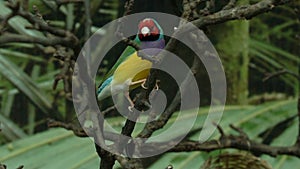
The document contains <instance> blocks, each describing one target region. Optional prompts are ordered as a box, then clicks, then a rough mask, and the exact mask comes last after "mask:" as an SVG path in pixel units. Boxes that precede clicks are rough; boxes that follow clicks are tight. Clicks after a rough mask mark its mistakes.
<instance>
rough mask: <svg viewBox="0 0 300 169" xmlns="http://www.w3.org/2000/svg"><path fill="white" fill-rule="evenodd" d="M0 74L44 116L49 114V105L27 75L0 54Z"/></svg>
mask: <svg viewBox="0 0 300 169" xmlns="http://www.w3.org/2000/svg"><path fill="white" fill-rule="evenodd" d="M0 73H1V74H2V75H3V76H4V77H5V78H6V79H7V80H9V81H10V82H11V83H12V84H14V85H15V86H16V87H17V88H18V89H19V90H20V91H22V92H23V93H24V94H25V95H26V96H27V97H28V98H29V99H30V100H31V101H32V102H33V103H34V104H35V105H36V106H37V107H38V108H39V109H41V110H42V111H43V112H44V113H45V114H46V115H50V114H51V104H50V102H49V99H48V98H47V97H46V94H45V93H43V92H42V91H41V90H40V89H39V88H38V86H36V84H35V82H34V81H33V80H32V79H31V78H30V77H28V75H27V74H25V73H24V72H23V70H21V69H20V68H18V67H17V66H16V65H15V64H14V63H12V62H10V61H9V60H8V59H6V58H5V57H4V56H2V55H1V54H0Z"/></svg>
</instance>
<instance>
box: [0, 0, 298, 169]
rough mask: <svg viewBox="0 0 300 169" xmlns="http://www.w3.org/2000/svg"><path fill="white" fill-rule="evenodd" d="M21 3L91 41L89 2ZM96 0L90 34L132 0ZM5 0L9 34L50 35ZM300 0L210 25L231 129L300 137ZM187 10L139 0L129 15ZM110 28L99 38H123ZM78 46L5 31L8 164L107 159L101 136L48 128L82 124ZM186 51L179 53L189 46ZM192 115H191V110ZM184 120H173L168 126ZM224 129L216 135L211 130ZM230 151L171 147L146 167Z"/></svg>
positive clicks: (176, 2) (288, 164)
mask: <svg viewBox="0 0 300 169" xmlns="http://www.w3.org/2000/svg"><path fill="white" fill-rule="evenodd" d="M20 2H21V3H20V5H21V6H22V8H23V9H24V10H25V11H29V12H31V13H32V14H33V15H35V16H36V17H38V18H40V19H41V20H42V21H44V22H46V23H47V24H48V25H50V26H51V27H53V28H54V29H56V28H57V29H63V30H68V31H70V32H72V33H73V34H74V35H75V36H76V37H77V38H78V44H77V47H76V49H77V50H80V47H82V46H83V44H84V42H85V41H86V40H87V38H88V36H89V35H86V29H87V28H86V15H85V14H86V10H85V6H84V3H83V1H82V0H23V1H20ZM89 2H90V9H89V10H88V12H89V14H90V18H91V25H90V26H91V27H90V30H91V33H94V32H96V31H97V30H98V29H100V28H101V27H102V26H103V25H105V24H107V23H109V22H110V21H112V20H115V19H117V18H119V17H121V16H123V13H124V5H125V1H124V0H90V1H89ZM226 2H227V1H225V0H216V4H218V5H217V6H216V7H215V10H218V9H219V8H222V5H223V4H226ZM255 2H257V0H250V1H248V0H241V1H239V4H253V3H255ZM6 3H7V1H3V0H2V1H0V21H1V23H0V36H2V35H4V33H6V32H9V33H12V34H17V35H20V36H23V35H26V36H31V37H35V38H41V39H43V38H44V39H45V38H46V39H47V38H49V37H51V35H49V36H48V35H47V33H45V31H43V30H37V29H30V27H32V25H31V24H30V22H29V21H28V20H26V19H25V18H24V17H22V16H14V17H12V18H11V19H9V21H8V22H7V21H5V19H6V18H7V16H9V14H10V13H11V12H12V11H11V9H10V8H9V7H7V6H6ZM204 4H205V3H204ZM299 6H300V1H293V3H289V4H287V5H283V6H280V7H276V8H274V9H273V10H272V11H271V12H268V13H265V14H262V15H259V16H257V17H254V18H252V19H251V20H247V21H230V22H226V23H223V24H218V25H213V26H209V27H207V28H206V29H205V30H204V32H205V33H206V35H207V36H208V38H209V39H210V40H211V42H212V43H213V45H214V46H215V48H216V50H217V51H218V53H219V55H220V57H221V60H222V63H223V66H224V70H225V73H226V78H227V102H226V107H225V113H224V116H223V118H222V121H221V124H220V125H221V126H224V128H225V131H226V132H231V131H230V130H229V128H228V124H234V125H236V126H239V127H241V128H242V129H243V130H244V131H245V132H246V133H247V134H248V135H249V136H250V138H253V139H254V140H257V141H259V142H263V143H266V144H272V145H281V146H285V145H291V144H293V143H294V141H295V140H296V135H297V134H296V133H297V132H298V129H297V120H296V118H295V117H296V116H295V115H296V114H297V101H296V100H297V97H298V96H299V81H298V79H297V78H295V77H294V76H293V75H290V74H295V75H297V74H298V76H299V62H300V57H299V56H300V50H299V47H300V46H299V44H300V43H299V42H300V35H299V32H300V31H299V30H300V29H299V24H300V23H299V16H300V13H299V10H300V9H299ZM199 8H201V5H200V7H199ZM182 11H183V7H182V1H181V0H164V1H161V0H151V1H149V0H145V1H144V0H143V1H136V2H135V3H134V6H133V9H132V11H131V12H130V13H137V12H164V13H169V14H173V15H176V16H181V14H182ZM4 23H5V24H4ZM112 30H113V31H112ZM102 31H103V34H102V35H101V34H99V36H100V37H101V36H103V37H104V35H107V34H109V35H110V36H114V31H115V29H110V30H109V31H108V30H102ZM106 37H107V36H106ZM108 43H110V42H109V39H104V43H103V44H100V45H106V44H108ZM74 44H75V42H74ZM125 47H126V46H125V44H123V43H120V44H118V45H117V46H115V48H114V49H116V50H112V51H111V52H109V53H108V54H107V57H105V60H104V61H103V63H102V66H101V68H100V69H99V73H98V74H99V76H98V77H97V79H96V82H97V83H100V81H101V79H102V77H103V76H104V75H105V73H107V72H108V70H109V69H110V68H111V66H113V64H114V62H115V61H116V59H118V56H120V54H121V53H122V51H123V49H124V48H125ZM74 49H75V48H74V47H73V48H72V50H71V49H68V47H66V46H64V45H61V44H58V45H53V46H51V45H41V44H37V43H31V42H28V41H27V42H22V41H18V40H17V41H13V42H7V41H4V40H2V41H1V37H0V81H1V83H0V129H1V132H0V163H3V164H6V165H7V166H8V168H9V169H10V168H17V166H19V165H24V166H25V168H26V169H33V168H43V169H44V168H66V169H71V168H72V169H75V168H96V167H98V165H99V159H98V156H97V154H96V152H95V150H94V145H93V142H92V140H90V139H88V138H78V137H76V136H74V135H73V133H72V132H70V131H66V130H64V129H60V128H56V129H49V128H48V126H47V119H48V118H53V119H56V120H60V121H64V122H67V123H73V122H74V123H76V114H75V112H74V108H73V103H72V100H71V99H70V98H71V95H70V94H71V88H70V85H71V84H70V80H71V75H72V72H73V70H72V69H71V67H69V66H66V64H69V63H71V62H70V60H72V57H74V54H76V50H74ZM77 52H78V51H77ZM177 52H178V53H179V55H180V50H179V51H177ZM175 53H176V51H175ZM75 57H77V56H75ZM275 72H277V73H278V72H282V73H279V74H282V75H280V76H276V77H273V78H270V79H268V78H266V77H268V76H269V75H270V74H272V73H275ZM286 72H289V73H286ZM204 74H205V73H204ZM62 76H63V77H62ZM197 78H198V80H200V81H201V80H202V82H203V81H205V79H206V77H205V75H202V74H200V75H199V76H197ZM58 79H62V80H60V81H57V80H58ZM206 80H207V79H206ZM56 82H57V83H56ZM96 85H99V84H96ZM54 88H55V89H54ZM209 89H210V88H209V83H208V82H207V83H205V82H203V83H202V86H201V87H200V92H201V104H202V105H203V108H202V109H201V110H200V112H199V118H198V119H197V123H196V124H195V126H194V129H195V130H196V129H199V128H200V127H201V124H203V121H204V120H205V115H206V114H207V110H208V107H206V105H207V104H208V103H210V96H209V91H210V90H209ZM202 94H203V95H202ZM186 116H187V117H185V118H187V119H188V118H189V117H188V114H187V115H186ZM175 118H176V117H172V118H171V119H170V121H171V122H170V124H169V125H171V124H172V119H173V120H174V119H175ZM109 121H110V122H111V124H113V126H114V127H115V128H116V129H119V130H120V129H121V128H122V126H123V124H124V119H122V118H120V117H118V116H112V117H110V118H109ZM182 124H183V125H184V120H183V121H182ZM142 127H143V125H138V126H137V127H136V129H135V130H136V131H135V132H134V133H138V131H140V129H142ZM218 136H219V135H218V133H215V136H214V137H212V138H217V137H218ZM198 137H199V133H198V134H197V133H196V134H195V133H194V134H192V135H191V136H190V139H195V140H197V138H198ZM226 151H227V150H222V151H220V150H218V151H214V152H211V153H206V152H186V153H167V154H164V155H161V156H159V157H155V158H153V159H151V160H150V161H151V162H148V163H149V164H146V165H147V168H153V169H154V168H164V167H166V166H167V165H168V164H172V165H173V166H174V168H176V169H179V168H200V166H202V164H203V163H204V161H205V160H207V159H208V158H209V157H211V156H215V155H216V154H219V153H221V152H226ZM230 151H233V150H229V152H230ZM260 157H261V158H262V159H264V160H266V161H267V162H268V163H269V164H270V165H271V166H272V167H273V168H276V169H289V168H295V166H297V165H300V160H299V159H298V158H295V157H289V156H285V155H283V156H278V157H276V158H272V157H270V156H266V155H263V156H260ZM145 163H147V162H145ZM116 168H118V167H116Z"/></svg>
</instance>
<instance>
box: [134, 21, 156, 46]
mask: <svg viewBox="0 0 300 169" xmlns="http://www.w3.org/2000/svg"><path fill="white" fill-rule="evenodd" d="M138 29H139V31H138V36H139V39H140V40H141V41H154V40H157V39H158V38H159V36H160V30H159V28H158V27H157V25H156V24H155V22H154V21H153V20H152V19H150V18H146V19H144V20H142V21H141V22H140V23H139V25H138Z"/></svg>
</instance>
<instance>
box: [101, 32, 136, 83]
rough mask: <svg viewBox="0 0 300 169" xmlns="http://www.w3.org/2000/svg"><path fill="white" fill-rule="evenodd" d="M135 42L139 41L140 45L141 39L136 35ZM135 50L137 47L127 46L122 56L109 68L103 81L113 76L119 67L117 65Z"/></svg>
mask: <svg viewBox="0 0 300 169" xmlns="http://www.w3.org/2000/svg"><path fill="white" fill-rule="evenodd" d="M134 42H135V43H137V44H138V45H140V43H141V41H140V40H139V39H138V38H137V37H136V38H135V39H134ZM134 52H135V49H134V48H133V47H131V46H127V47H126V48H125V50H124V51H123V53H122V54H121V56H120V57H119V59H118V60H117V61H116V63H115V64H114V65H113V67H112V68H111V69H110V70H109V72H108V73H107V74H105V76H104V78H103V81H105V80H106V79H108V78H109V77H110V76H112V75H113V74H114V72H115V70H116V69H117V67H118V66H119V65H120V64H121V63H122V62H124V61H125V60H126V59H127V58H128V56H130V55H131V54H133V53H134Z"/></svg>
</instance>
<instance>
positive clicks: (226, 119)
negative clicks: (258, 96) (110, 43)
mask: <svg viewBox="0 0 300 169" xmlns="http://www.w3.org/2000/svg"><path fill="white" fill-rule="evenodd" d="M295 107H296V101H295V100H287V101H279V102H272V103H266V104H263V105H260V106H227V107H226V108H225V112H224V115H223V118H222V121H221V123H220V125H221V126H222V127H224V130H225V132H227V133H228V132H229V133H230V132H232V130H231V129H230V128H229V127H228V125H229V124H234V125H236V126H239V127H241V128H242V129H243V130H244V131H245V132H247V133H249V136H250V137H251V138H254V139H255V140H257V141H260V138H258V137H257V136H258V134H259V133H261V132H263V131H265V130H266V129H267V128H270V127H272V126H273V125H275V124H276V123H278V122H280V121H282V120H283V119H285V118H287V117H291V116H293V115H295V114H296V111H295ZM207 112H208V108H203V109H202V110H200V111H199V114H198V118H197V119H196V123H195V125H194V129H197V128H199V127H200V126H202V125H203V122H204V120H205V118H206V116H207ZM178 118H179V120H182V121H183V123H184V122H186V121H189V120H191V119H190V118H191V116H190V113H189V112H185V113H183V114H182V117H178ZM175 120H176V117H175V116H174V117H172V118H171V119H170V122H169V123H168V125H171V124H172V123H174V121H175ZM108 122H109V124H110V125H111V126H112V127H114V129H116V130H120V128H121V126H122V125H121V124H123V122H124V119H123V118H119V117H117V118H116V117H114V118H109V121H108ZM258 124H259V125H258ZM296 126H297V121H296V120H294V121H293V123H292V124H291V126H289V127H288V128H287V129H286V130H285V132H284V133H283V134H282V135H281V136H279V137H278V138H277V139H276V140H275V141H274V142H273V143H272V144H273V145H286V146H288V145H291V144H293V142H294V141H295V139H296V135H295V133H297V127H296ZM142 127H143V126H139V127H137V128H136V129H135V132H136V133H137V132H138V131H139V130H141V128H142ZM166 128H167V126H166ZM162 130H166V129H165V128H164V129H162ZM232 133H233V134H237V133H235V132H232ZM178 134H179V135H181V134H184V133H180V132H179V133H178ZM219 136H220V135H219V134H218V132H217V131H216V132H215V134H214V136H212V138H211V139H214V138H215V139H216V138H218V137H219ZM198 137H199V132H197V134H195V135H193V136H192V137H191V138H190V139H193V140H197V139H198ZM286 138H290V139H289V141H286ZM224 151H226V150H222V151H215V152H211V153H205V152H189V153H167V154H164V155H163V156H162V157H160V158H159V159H158V160H157V161H156V162H155V163H154V164H153V165H151V167H150V169H152V168H153V169H156V168H164V167H166V166H167V165H169V164H172V165H173V166H174V168H176V169H184V168H199V167H200V166H201V165H202V163H203V162H204V161H205V160H206V159H207V158H208V157H209V156H213V155H214V154H218V153H220V152H224ZM61 159H64V160H61ZM263 159H265V160H267V161H268V162H269V163H270V164H271V165H272V166H273V167H276V166H279V165H280V166H282V167H278V168H280V169H288V168H289V167H288V166H290V164H299V160H298V159H297V158H292V157H286V156H279V157H277V159H274V158H270V157H268V156H264V157H263ZM0 161H1V162H3V163H5V164H7V165H8V166H9V167H10V168H13V167H16V166H17V165H20V164H22V165H25V167H26V168H35V167H42V168H43V169H44V168H45V169H48V168H49V169H52V168H66V169H71V168H72V169H79V168H95V167H97V166H98V165H99V163H98V157H97V155H96V153H95V150H94V146H93V142H92V140H90V139H88V138H85V139H83V138H77V137H76V136H74V135H73V133H71V132H69V131H65V130H63V129H51V130H49V131H46V132H43V133H40V134H36V135H34V136H31V137H28V138H24V139H21V140H18V141H15V142H12V143H8V144H6V145H4V146H2V147H0Z"/></svg>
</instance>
